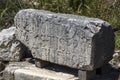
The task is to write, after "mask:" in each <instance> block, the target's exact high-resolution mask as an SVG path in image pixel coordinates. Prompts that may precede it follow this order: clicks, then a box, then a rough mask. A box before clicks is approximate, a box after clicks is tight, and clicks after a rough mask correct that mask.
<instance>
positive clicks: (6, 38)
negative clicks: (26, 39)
mask: <svg viewBox="0 0 120 80" xmlns="http://www.w3.org/2000/svg"><path fill="white" fill-rule="evenodd" d="M15 30H16V28H15V27H10V28H8V29H4V30H2V31H1V32H0V61H20V59H21V58H22V56H23V54H24V51H25V46H23V44H22V43H21V42H20V41H18V40H16V38H15Z"/></svg>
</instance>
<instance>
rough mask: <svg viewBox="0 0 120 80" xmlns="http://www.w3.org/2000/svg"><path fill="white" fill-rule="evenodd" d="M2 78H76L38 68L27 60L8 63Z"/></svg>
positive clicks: (49, 79)
mask: <svg viewBox="0 0 120 80" xmlns="http://www.w3.org/2000/svg"><path fill="white" fill-rule="evenodd" d="M3 79H4V80H78V77H75V76H74V75H72V74H68V73H63V72H55V71H51V70H47V69H40V68H37V67H35V66H34V64H30V63H27V62H13V63H10V64H9V65H8V66H7V67H6V69H5V70H4V72H3Z"/></svg>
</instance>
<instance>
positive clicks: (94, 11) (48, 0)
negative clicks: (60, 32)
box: [0, 0, 120, 49]
mask: <svg viewBox="0 0 120 80" xmlns="http://www.w3.org/2000/svg"><path fill="white" fill-rule="evenodd" d="M112 1H113V0H0V29H2V28H6V27H10V26H11V25H12V24H13V19H14V16H15V14H16V13H17V12H18V11H19V10H20V9H26V8H33V9H44V10H49V11H53V12H57V13H69V14H76V15H84V16H89V17H95V18H100V19H103V20H106V21H108V22H110V23H111V24H112V27H113V28H117V29H120V0H118V1H117V2H112ZM116 47H117V48H119V49H120V39H119V38H117V39H116Z"/></svg>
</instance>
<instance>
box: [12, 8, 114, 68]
mask: <svg viewBox="0 0 120 80" xmlns="http://www.w3.org/2000/svg"><path fill="white" fill-rule="evenodd" d="M14 20H15V26H16V28H17V31H16V37H17V39H18V40H20V41H21V42H22V43H24V44H25V45H26V46H27V47H28V48H29V49H30V50H31V52H32V55H33V57H34V58H36V59H41V60H45V61H49V62H52V63H57V64H60V65H65V66H69V67H71V68H76V69H83V70H93V69H95V68H99V67H100V66H102V65H103V64H105V63H107V62H108V61H109V60H111V58H112V55H113V53H114V33H113V30H112V29H111V25H110V24H109V23H107V22H105V21H103V20H100V19H97V18H88V17H84V16H76V15H69V14H56V13H52V12H48V11H43V10H34V9H27V10H21V11H19V12H18V14H17V15H16V16H15V19H14Z"/></svg>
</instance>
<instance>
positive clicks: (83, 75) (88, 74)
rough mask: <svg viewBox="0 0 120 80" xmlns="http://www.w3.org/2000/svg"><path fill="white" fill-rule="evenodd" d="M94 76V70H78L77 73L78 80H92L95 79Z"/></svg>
mask: <svg viewBox="0 0 120 80" xmlns="http://www.w3.org/2000/svg"><path fill="white" fill-rule="evenodd" d="M95 76H96V72H95V70H93V71H82V70H79V71H78V77H79V80H92V79H94V78H95Z"/></svg>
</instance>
